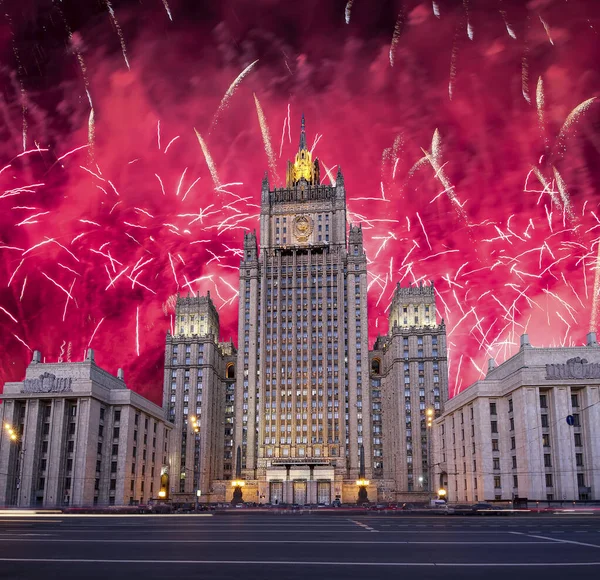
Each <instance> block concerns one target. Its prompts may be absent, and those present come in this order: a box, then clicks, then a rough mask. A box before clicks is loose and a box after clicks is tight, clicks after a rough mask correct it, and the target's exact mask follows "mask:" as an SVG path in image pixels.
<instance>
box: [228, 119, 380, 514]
mask: <svg viewBox="0 0 600 580" xmlns="http://www.w3.org/2000/svg"><path fill="white" fill-rule="evenodd" d="M238 337H239V338H238V340H239V350H238V378H237V385H236V418H237V420H236V427H235V441H236V444H239V445H241V452H242V453H241V456H242V473H243V475H244V476H245V477H246V478H247V479H249V480H257V481H258V493H259V496H265V497H269V498H270V499H271V501H274V500H278V501H283V502H287V503H292V502H294V503H305V502H309V503H314V502H317V501H330V498H332V497H334V496H341V495H342V492H343V486H344V485H345V484H346V483H348V484H350V483H351V482H352V483H351V484H352V485H354V483H353V482H354V481H355V480H356V478H357V477H358V475H359V454H360V446H361V445H362V446H364V453H365V455H366V457H370V455H371V438H370V437H369V436H368V432H369V425H370V420H371V419H370V418H371V404H370V396H369V347H368V342H367V339H368V328H367V269H366V257H365V252H364V249H363V237H362V230H361V228H360V227H353V226H350V229H349V230H348V224H347V222H346V190H345V187H344V178H343V176H342V172H341V170H338V173H337V178H336V182H335V185H322V184H321V183H320V178H319V162H318V160H317V159H315V160H313V159H312V156H311V153H310V151H309V150H308V148H307V145H306V134H305V127H304V117H303V118H302V127H301V133H300V146H299V148H298V153H297V154H296V158H295V160H294V162H293V163H292V162H288V168H287V179H286V185H285V188H273V189H271V188H270V187H269V182H268V180H267V177H266V176H265V178H264V180H263V184H262V196H261V213H260V248H259V243H258V240H257V237H256V233H249V234H246V236H245V239H244V258H243V259H242V262H241V265H240V304H239V334H238ZM370 470H371V462H368V464H367V466H366V477H367V478H368V477H369V476H370Z"/></svg>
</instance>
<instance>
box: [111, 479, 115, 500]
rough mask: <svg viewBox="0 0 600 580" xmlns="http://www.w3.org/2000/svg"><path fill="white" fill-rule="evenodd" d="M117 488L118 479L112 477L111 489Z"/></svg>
mask: <svg viewBox="0 0 600 580" xmlns="http://www.w3.org/2000/svg"><path fill="white" fill-rule="evenodd" d="M115 489H117V480H116V479H111V480H110V490H111V491H114V490H115ZM111 499H114V498H111Z"/></svg>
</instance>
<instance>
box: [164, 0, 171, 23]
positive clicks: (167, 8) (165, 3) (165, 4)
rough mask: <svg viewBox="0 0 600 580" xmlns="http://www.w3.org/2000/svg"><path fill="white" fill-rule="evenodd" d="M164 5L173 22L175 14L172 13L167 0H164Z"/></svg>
mask: <svg viewBox="0 0 600 580" xmlns="http://www.w3.org/2000/svg"><path fill="white" fill-rule="evenodd" d="M162 3H163V6H164V7H165V10H166V11H167V16H168V17H169V20H170V21H171V22H173V15H172V14H171V9H170V8H169V5H168V4H167V0H162Z"/></svg>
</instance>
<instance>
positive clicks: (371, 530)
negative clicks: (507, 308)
mask: <svg viewBox="0 0 600 580" xmlns="http://www.w3.org/2000/svg"><path fill="white" fill-rule="evenodd" d="M348 521H349V522H352V523H353V524H356V525H357V526H360V527H361V528H364V529H365V530H368V531H369V532H379V530H375V529H374V528H372V527H371V526H368V525H367V524H363V523H362V522H359V521H357V520H348Z"/></svg>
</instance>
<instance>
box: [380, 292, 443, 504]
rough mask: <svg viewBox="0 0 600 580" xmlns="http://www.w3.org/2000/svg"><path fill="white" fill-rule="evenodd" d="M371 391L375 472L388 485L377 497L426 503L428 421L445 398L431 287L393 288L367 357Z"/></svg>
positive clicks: (429, 449) (438, 326)
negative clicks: (384, 326) (384, 324)
mask: <svg viewBox="0 0 600 580" xmlns="http://www.w3.org/2000/svg"><path fill="white" fill-rule="evenodd" d="M371 387H372V393H373V401H374V402H373V406H374V408H375V406H377V411H378V413H375V411H374V412H373V419H374V420H375V419H378V422H375V421H374V424H373V441H374V448H375V458H374V459H375V467H376V468H377V469H376V472H375V473H376V476H379V477H381V478H382V480H383V481H385V482H388V484H387V486H385V487H386V488H387V489H386V493H385V494H384V496H382V499H383V497H385V499H392V500H395V501H407V500H408V501H410V500H411V499H413V500H415V501H417V500H426V499H427V498H428V497H430V495H431V492H433V491H434V486H433V485H432V482H431V479H432V469H433V460H432V454H433V449H432V448H433V445H434V441H433V438H432V434H431V427H429V425H428V424H429V423H430V421H428V417H430V418H431V419H433V418H435V417H438V416H439V415H440V414H441V412H442V409H443V406H444V403H445V402H446V401H447V399H448V361H447V349H446V328H445V325H444V321H443V320H442V321H441V322H440V323H438V322H437V319H436V307H435V294H434V286H433V283H430V284H428V285H423V284H420V285H418V286H409V287H401V286H400V285H398V286H397V287H396V289H395V291H394V296H393V298H392V304H391V307H390V315H389V332H388V334H387V336H384V337H381V336H380V337H378V338H377V341H376V342H375V345H374V347H373V351H372V353H371ZM375 394H377V397H375ZM428 412H429V413H430V415H428Z"/></svg>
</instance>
